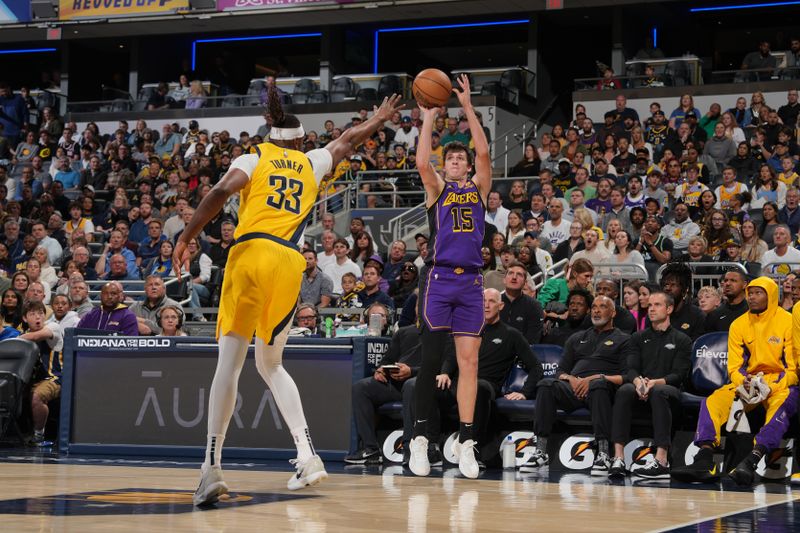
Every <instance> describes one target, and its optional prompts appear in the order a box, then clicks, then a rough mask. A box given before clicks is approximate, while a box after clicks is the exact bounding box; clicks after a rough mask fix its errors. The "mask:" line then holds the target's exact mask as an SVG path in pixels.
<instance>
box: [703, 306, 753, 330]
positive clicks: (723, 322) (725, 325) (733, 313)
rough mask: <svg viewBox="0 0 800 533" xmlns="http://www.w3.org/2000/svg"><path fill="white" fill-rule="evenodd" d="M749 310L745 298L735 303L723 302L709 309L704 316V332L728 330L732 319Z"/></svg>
mask: <svg viewBox="0 0 800 533" xmlns="http://www.w3.org/2000/svg"><path fill="white" fill-rule="evenodd" d="M749 310H750V306H748V305H747V299H746V298H745V299H743V300H742V301H741V302H739V303H738V304H736V305H730V304H728V303H724V304H722V305H720V306H719V307H717V308H716V309H714V310H713V311H711V312H710V313H709V314H708V316H707V317H706V321H705V327H706V333H712V332H714V331H728V330H729V329H730V327H731V324H732V323H733V321H734V320H736V319H737V318H739V317H740V316H741V315H743V314H745V313H746V312H747V311H749Z"/></svg>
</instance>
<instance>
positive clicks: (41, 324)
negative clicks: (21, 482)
mask: <svg viewBox="0 0 800 533" xmlns="http://www.w3.org/2000/svg"><path fill="white" fill-rule="evenodd" d="M45 314H46V311H45V306H44V304H42V303H41V302H28V303H26V304H25V308H24V312H23V316H24V318H25V325H26V327H25V328H24V329H23V333H22V335H20V338H21V339H25V340H29V341H32V342H34V343H36V345H37V346H38V347H39V362H40V363H39V365H37V370H36V373H35V374H34V376H33V379H34V384H33V387H32V394H31V413H32V415H33V431H34V433H33V442H34V444H36V445H37V446H52V445H53V443H52V442H46V441H45V440H44V430H45V424H46V423H47V417H48V415H49V414H50V410H49V408H48V404H49V403H51V402H53V401H54V400H57V399H58V398H59V397H60V396H61V372H62V371H63V368H62V361H63V358H62V356H61V352H62V350H63V348H64V332H63V330H62V329H61V327H60V326H59V325H58V324H54V323H51V324H47V323H46V322H45Z"/></svg>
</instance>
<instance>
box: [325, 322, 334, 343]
mask: <svg viewBox="0 0 800 533" xmlns="http://www.w3.org/2000/svg"><path fill="white" fill-rule="evenodd" d="M334 332H335V330H334V329H333V319H332V318H331V317H328V318H326V319H325V338H326V339H330V338H332V337H333V336H334Z"/></svg>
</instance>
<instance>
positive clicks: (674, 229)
mask: <svg viewBox="0 0 800 533" xmlns="http://www.w3.org/2000/svg"><path fill="white" fill-rule="evenodd" d="M673 211H674V212H675V218H674V219H673V220H672V222H670V223H669V224H667V225H666V226H664V227H663V228H662V229H661V235H663V236H664V237H666V238H668V239H670V240H671V241H672V245H673V249H674V250H675V252H683V251H685V250H686V249H687V248H688V246H689V239H691V238H692V237H695V236H697V235H700V226H698V225H697V224H695V223H694V222H692V220H691V219H690V218H689V206H688V205H686V203H685V202H682V201H679V202H678V203H676V204H675V207H674V208H673Z"/></svg>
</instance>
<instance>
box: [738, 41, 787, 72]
mask: <svg viewBox="0 0 800 533" xmlns="http://www.w3.org/2000/svg"><path fill="white" fill-rule="evenodd" d="M777 66H778V60H777V59H776V58H775V57H774V56H773V55H772V54H771V53H770V49H769V41H767V40H764V39H762V40H760V41H759V42H758V51H756V52H750V53H749V54H747V55H746V56H744V59H743V60H742V67H741V68H742V70H759V71H761V72H756V73H755V74H754V75H752V76H750V75H745V79H746V80H748V81H750V80H753V79H755V80H768V79H770V78H771V77H772V74H773V72H774V71H775V68H776V67H777Z"/></svg>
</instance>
